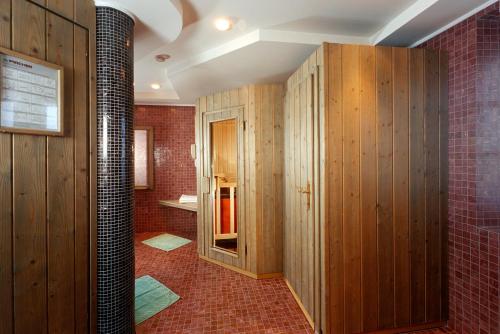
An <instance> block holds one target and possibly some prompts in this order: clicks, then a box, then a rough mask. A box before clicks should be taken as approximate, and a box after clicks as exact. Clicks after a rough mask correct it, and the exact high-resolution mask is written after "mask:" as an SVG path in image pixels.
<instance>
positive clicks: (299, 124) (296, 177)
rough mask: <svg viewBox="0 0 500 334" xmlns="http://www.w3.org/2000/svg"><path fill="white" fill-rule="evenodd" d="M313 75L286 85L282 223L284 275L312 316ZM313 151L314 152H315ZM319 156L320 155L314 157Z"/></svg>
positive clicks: (314, 230)
mask: <svg viewBox="0 0 500 334" xmlns="http://www.w3.org/2000/svg"><path fill="white" fill-rule="evenodd" d="M315 87H316V86H315V75H314V74H310V75H308V76H307V77H305V78H302V80H301V81H300V82H297V83H296V84H295V85H293V86H292V87H289V88H288V92H287V95H286V101H285V102H286V111H285V122H287V124H286V125H285V129H286V131H285V143H286V145H285V160H286V161H285V164H286V168H285V170H286V182H285V194H286V199H285V200H286V217H285V220H286V224H285V238H286V239H287V240H285V244H286V245H287V246H286V249H285V261H286V262H287V272H286V273H285V277H286V278H287V280H288V281H289V283H290V285H291V286H292V288H293V289H294V290H295V293H296V294H297V296H298V297H299V299H300V300H301V302H302V304H303V306H304V308H305V309H306V311H307V313H308V314H309V316H310V318H312V319H314V317H315V311H316V310H317V309H318V307H315V304H316V303H317V301H318V299H319V297H318V294H317V290H318V289H319V284H318V283H315V282H316V280H318V279H319V274H316V272H318V269H317V266H318V265H319V259H318V257H319V256H318V255H317V252H316V249H317V248H319V247H317V245H316V240H317V239H318V235H317V234H316V233H317V232H318V228H317V226H316V222H317V220H318V219H316V218H315V216H316V213H317V210H318V209H317V207H316V205H315V195H314V193H315V190H316V188H317V187H315V174H317V173H316V172H315V170H314V169H315V167H317V164H315V163H314V161H315V159H314V158H315V157H317V154H318V153H317V148H316V150H315V147H316V144H317V143H316V142H315V138H316V137H317V134H316V133H315V130H314V129H315V126H317V122H315V117H317V112H315V110H317V99H315V94H316V91H317V89H316V88H315ZM315 151H316V153H315ZM316 160H319V159H316Z"/></svg>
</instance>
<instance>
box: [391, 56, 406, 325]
mask: <svg viewBox="0 0 500 334" xmlns="http://www.w3.org/2000/svg"><path fill="white" fill-rule="evenodd" d="M392 67H393V70H392V73H393V82H394V86H393V100H394V106H393V108H394V116H393V119H394V131H393V136H394V148H393V151H394V157H393V160H394V174H393V182H394V184H393V187H394V298H395V299H394V310H395V327H407V326H409V324H410V257H409V256H410V247H409V246H410V245H409V211H408V205H409V202H408V200H409V197H408V191H409V188H408V185H409V152H408V148H409V128H408V125H409V109H408V103H409V102H408V101H409V90H408V86H409V77H408V50H407V49H403V48H394V49H393V63H392Z"/></svg>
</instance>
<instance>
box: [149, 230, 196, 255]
mask: <svg viewBox="0 0 500 334" xmlns="http://www.w3.org/2000/svg"><path fill="white" fill-rule="evenodd" d="M190 242H191V240H189V239H184V238H181V237H178V236H175V235H172V234H168V233H165V234H161V235H159V236H156V237H154V238H151V239H148V240H144V241H143V242H142V243H143V244H146V245H148V246H151V247H154V248H158V249H161V250H164V251H166V252H168V251H171V250H174V249H176V248H179V247H181V246H184V245H186V244H188V243H190Z"/></svg>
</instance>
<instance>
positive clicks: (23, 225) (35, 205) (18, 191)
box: [13, 136, 47, 333]
mask: <svg viewBox="0 0 500 334" xmlns="http://www.w3.org/2000/svg"><path fill="white" fill-rule="evenodd" d="M40 153H42V154H40ZM43 153H45V140H34V139H33V137H30V136H15V139H14V143H13V161H14V162H13V164H14V165H13V170H14V178H13V185H14V188H13V193H14V198H13V200H14V210H13V211H14V212H13V213H14V222H13V223H14V240H15V241H14V264H15V267H14V268H15V269H14V287H15V290H14V314H15V315H16V317H15V319H14V320H15V332H16V333H46V332H47V313H46V312H47V308H46V307H47V276H46V275H47V258H46V256H45V250H46V236H47V231H46V208H45V203H46V195H45V186H46V160H45V154H43Z"/></svg>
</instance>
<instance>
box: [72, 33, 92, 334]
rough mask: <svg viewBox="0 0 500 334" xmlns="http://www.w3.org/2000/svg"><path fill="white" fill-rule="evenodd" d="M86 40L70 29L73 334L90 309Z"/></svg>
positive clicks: (83, 326)
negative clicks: (72, 72) (73, 210)
mask: <svg viewBox="0 0 500 334" xmlns="http://www.w3.org/2000/svg"><path fill="white" fill-rule="evenodd" d="M88 37H89V36H88V33H87V31H85V30H84V29H82V28H80V27H74V39H75V41H74V79H75V80H74V108H75V109H74V112H75V115H74V122H73V124H74V125H73V126H74V133H75V141H74V152H75V165H74V173H75V195H74V196H75V206H74V208H75V227H74V229H75V332H76V333H82V334H83V333H87V332H89V331H90V327H89V324H90V323H89V319H90V315H89V313H88V312H85V311H84V310H89V307H90V300H89V297H90V295H89V290H90V280H89V278H90V268H89V263H90V259H89V257H90V254H89V245H90V226H89V221H90V203H89V198H90V193H89V183H88V182H87V177H88V175H89V163H90V149H89V140H88V134H89V132H90V130H89V113H90V105H89V101H88V98H87V97H88V95H89V64H88V56H87V55H88Z"/></svg>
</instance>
